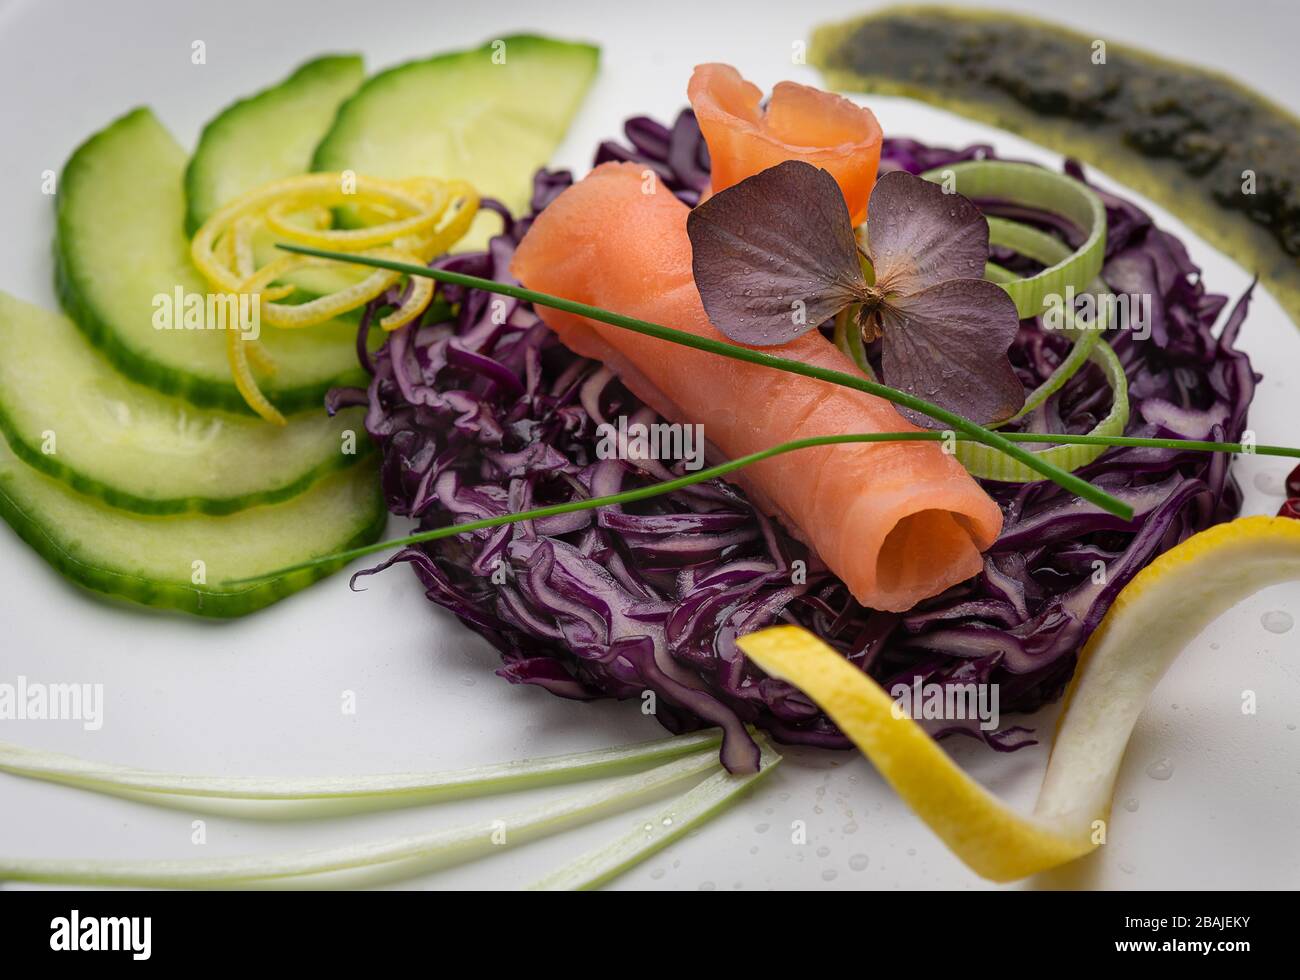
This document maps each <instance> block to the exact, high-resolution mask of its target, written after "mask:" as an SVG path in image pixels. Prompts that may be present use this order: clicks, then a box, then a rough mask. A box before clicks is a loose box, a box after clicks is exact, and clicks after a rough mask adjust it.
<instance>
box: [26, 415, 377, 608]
mask: <svg viewBox="0 0 1300 980" xmlns="http://www.w3.org/2000/svg"><path fill="white" fill-rule="evenodd" d="M0 517H3V518H4V519H5V520H6V521H7V522H8V523H9V525H10V526H11V527H12V528H13V529H14V530H15V531H16V532H17V533H18V536H19V537H21V538H22V539H23V540H24V541H26V542H27V543H28V544H29V545H31V546H32V547H33V548H34V549H35V550H36V551H37V552H39V553H40V555H41V556H42V557H43V558H45V560H46V561H48V562H49V563H50V564H51V565H53V566H54V567H55V569H57V570H58V571H59V572H60V573H61V574H62V575H64V576H65V577H67V578H69V579H71V580H72V581H73V582H76V583H77V584H78V585H82V586H84V587H85V588H88V589H91V590H93V591H95V592H103V593H106V594H108V595H110V596H114V597H117V598H121V599H128V600H130V601H132V602H138V603H142V604H144V605H147V606H159V607H163V608H167V609H178V610H181V611H183V612H188V613H194V614H195V615H199V616H216V617H228V616H242V615H244V614H245V613H250V612H253V611H254V610H256V609H261V608H262V607H263V606H266V605H269V604H270V603H272V602H275V601H276V600H277V599H282V598H283V597H285V596H287V595H289V594H290V593H293V592H297V591H298V590H299V589H302V588H304V587H306V586H308V585H310V584H311V583H312V582H314V581H316V580H317V579H319V578H321V577H322V576H324V575H326V574H328V573H329V572H331V571H335V570H337V568H338V567H339V566H338V565H334V564H330V565H324V566H318V567H314V568H309V569H303V570H300V571H297V572H292V573H290V574H289V575H286V576H284V577H282V578H278V579H273V580H271V581H268V582H262V583H257V584H254V585H244V586H231V587H226V586H223V585H222V583H223V582H226V581H228V580H231V579H239V578H245V577H248V576H253V575H258V574H261V573H264V572H269V571H273V570H275V569H277V568H281V567H283V566H285V565H291V564H294V563H296V562H302V561H309V560H311V559H312V558H316V557H320V556H322V555H328V554H332V553H334V552H336V551H340V550H342V549H345V548H352V547H356V546H358V545H361V544H368V543H369V542H371V541H374V540H375V539H376V538H378V537H379V535H380V533H381V532H382V531H383V528H384V525H385V523H386V521H387V514H386V512H385V510H384V501H383V496H382V494H381V493H380V490H379V479H378V475H377V473H376V471H375V465H374V464H373V463H372V462H367V463H365V464H363V465H360V466H354V467H352V468H350V469H347V470H344V471H343V472H341V473H335V474H334V475H332V476H330V477H327V478H326V479H324V480H322V481H321V482H320V483H318V484H317V485H316V486H314V487H312V488H311V489H310V490H308V491H307V492H306V493H304V494H302V495H301V496H298V497H295V498H294V499H293V500H288V501H285V502H284V503H280V504H273V505H271V506H269V507H254V508H252V509H250V510H245V511H240V512H239V513H238V514H232V515H230V516H229V517H210V516H208V515H206V514H195V515H184V516H181V517H144V516H141V515H138V514H128V513H127V512H125V511H121V510H117V509H116V508H113V507H109V506H107V505H105V504H103V503H100V502H99V501H97V500H93V499H91V498H90V497H83V496H81V495H80V494H78V493H76V492H75V491H73V490H70V489H68V488H67V487H65V486H64V485H63V484H62V483H59V482H58V481H57V480H54V479H52V478H50V477H48V476H45V475H44V474H42V473H39V472H37V471H36V470H34V469H32V468H31V467H30V466H28V465H26V464H25V463H23V462H22V461H21V460H20V459H18V457H17V456H15V455H14V454H13V452H12V450H10V448H9V447H8V445H7V444H6V443H5V442H4V440H0ZM196 562H202V566H199V565H196V564H195V563H196ZM200 570H201V571H202V573H203V576H204V577H205V579H206V584H195V583H194V579H195V577H197V575H198V572H199V571H200Z"/></svg>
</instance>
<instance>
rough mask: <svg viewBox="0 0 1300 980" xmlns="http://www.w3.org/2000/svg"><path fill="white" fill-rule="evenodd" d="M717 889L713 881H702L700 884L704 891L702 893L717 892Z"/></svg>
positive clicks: (701, 889)
mask: <svg viewBox="0 0 1300 980" xmlns="http://www.w3.org/2000/svg"><path fill="white" fill-rule="evenodd" d="M717 887H718V886H717V885H715V884H714V883H713V882H711V881H701V882H700V891H702V892H711V891H713V890H715V889H716V888H717Z"/></svg>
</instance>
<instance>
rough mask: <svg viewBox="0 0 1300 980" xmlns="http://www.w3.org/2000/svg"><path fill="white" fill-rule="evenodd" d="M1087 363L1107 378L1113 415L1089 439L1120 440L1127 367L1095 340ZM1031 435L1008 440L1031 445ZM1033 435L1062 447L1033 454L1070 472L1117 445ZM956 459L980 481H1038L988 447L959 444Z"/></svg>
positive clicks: (1124, 421) (1125, 415) (1125, 413)
mask: <svg viewBox="0 0 1300 980" xmlns="http://www.w3.org/2000/svg"><path fill="white" fill-rule="evenodd" d="M1094 336H1096V335H1094ZM1078 346H1079V344H1077V343H1076V344H1075V347H1076V348H1077V347H1078ZM1088 359H1089V360H1090V361H1092V362H1093V363H1094V364H1096V365H1097V366H1098V367H1099V368H1101V372H1102V375H1103V376H1104V377H1105V379H1106V383H1107V384H1108V385H1110V390H1111V405H1110V411H1109V412H1107V413H1106V417H1105V418H1103V419H1102V420H1101V421H1100V422H1098V423H1097V424H1096V425H1095V426H1093V427H1092V429H1091V430H1090V431H1089V432H1088V436H1091V437H1095V438H1108V437H1115V436H1119V435H1121V434H1122V433H1123V432H1124V429H1125V427H1126V426H1127V425H1128V417H1129V401H1128V378H1127V377H1126V376H1125V374H1124V365H1123V364H1121V363H1120V360H1119V357H1118V356H1116V354H1115V351H1114V350H1113V349H1112V348H1111V346H1110V344H1108V343H1106V341H1104V340H1101V339H1099V338H1098V339H1094V341H1093V347H1092V349H1091V350H1090V351H1089V352H1088ZM1029 434H1030V433H1007V435H1008V436H1011V437H1013V438H1016V441H1018V442H1028V441H1029V440H1027V439H1024V438H1022V437H1023V436H1025V435H1029ZM1032 434H1033V435H1036V436H1042V437H1043V438H1042V439H1041V440H1040V441H1043V442H1054V443H1059V445H1054V446H1052V448H1051V449H1043V450H1039V451H1037V452H1036V453H1034V455H1035V456H1038V457H1039V458H1041V459H1047V460H1051V461H1052V462H1053V463H1054V464H1056V465H1057V466H1062V467H1065V468H1066V469H1070V470H1077V469H1078V468H1079V467H1081V466H1087V465H1088V464H1089V463H1091V462H1093V461H1094V460H1095V459H1097V457H1099V456H1100V455H1101V454H1102V453H1104V452H1105V451H1106V450H1107V448H1109V445H1114V444H1115V443H1113V442H1112V443H1106V442H1076V441H1073V439H1074V437H1071V436H1067V435H1064V434H1057V433H1051V432H1046V433H1043V432H1036V433H1032ZM957 458H958V459H959V460H961V464H962V465H963V466H965V467H966V469H967V470H968V471H969V472H970V474H971V476H975V477H979V478H980V479H981V480H1001V481H1003V482H1006V483H1027V482H1029V481H1031V480H1034V479H1035V476H1034V472H1033V470H1031V469H1029V467H1027V466H1024V465H1023V464H1021V463H1020V462H1019V461H1017V460H1014V459H1011V458H1010V457H1009V456H1007V455H1006V454H1005V453H1000V452H998V451H997V450H996V449H990V448H989V447H988V446H982V445H977V444H974V443H970V442H959V443H958V445H957Z"/></svg>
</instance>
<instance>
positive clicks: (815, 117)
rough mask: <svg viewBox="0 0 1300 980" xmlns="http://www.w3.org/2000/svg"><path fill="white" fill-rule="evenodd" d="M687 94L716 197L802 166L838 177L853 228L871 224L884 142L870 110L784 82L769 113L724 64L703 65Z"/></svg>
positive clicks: (754, 88)
mask: <svg viewBox="0 0 1300 980" xmlns="http://www.w3.org/2000/svg"><path fill="white" fill-rule="evenodd" d="M686 94H687V96H688V97H689V98H690V100H691V108H692V109H694V110H695V118H696V120H697V121H698V122H699V124H700V131H701V132H702V133H703V134H704V140H705V142H706V143H708V145H709V157H710V159H711V160H712V163H713V168H712V181H711V185H710V190H711V191H712V192H713V193H714V194H716V193H718V191H721V190H725V189H726V188H728V187H730V186H731V185H732V184H738V183H740V182H741V181H742V180H744V179H745V178H746V177H752V176H753V175H754V174H756V173H758V172H759V171H761V170H766V169H767V168H768V167H775V166H776V165H777V164H778V163H783V162H785V161H786V160H803V161H805V162H807V163H811V164H812V165H813V166H816V167H821V168H822V169H823V170H825V171H827V172H828V173H829V174H830V175H831V176H832V177H834V178H835V180H836V182H837V183H838V184H839V185H840V190H841V191H843V192H844V200H845V202H846V203H847V204H848V206H849V216H850V217H851V218H852V219H853V224H854V225H858V224H861V223H862V222H863V220H865V219H866V217H867V198H868V197H869V196H870V195H871V188H872V186H873V185H874V184H875V181H876V168H877V167H878V166H879V165H880V144H881V140H882V138H883V134H882V133H881V131H880V124H879V123H878V122H876V117H875V116H874V115H873V114H872V112H871V110H870V109H867V108H865V107H864V106H860V105H856V104H855V103H853V102H850V101H849V100H848V99H846V98H843V97H841V96H838V95H835V94H834V93H832V92H823V91H821V90H820V89H815V88H811V87H809V86H807V85H798V84H796V83H795V82H779V83H777V85H776V87H775V88H773V89H772V97H771V99H769V100H768V104H767V109H766V111H764V110H763V109H762V108H760V106H759V101H760V100H761V99H762V97H763V93H762V92H761V91H759V89H758V87H757V86H756V85H752V84H751V83H749V82H747V81H745V80H744V79H743V78H741V76H740V72H738V71H736V69H734V68H732V67H731V66H730V65H719V64H709V65H699V66H697V67H696V69H695V72H694V74H692V75H691V80H690V83H689V84H688V85H687V87H686Z"/></svg>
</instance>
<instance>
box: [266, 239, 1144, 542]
mask: <svg viewBox="0 0 1300 980" xmlns="http://www.w3.org/2000/svg"><path fill="white" fill-rule="evenodd" d="M277 247H278V248H281V249H283V250H284V251H287V252H294V253H297V254H300V255H312V256H316V257H317V258H325V259H334V260H336V261H338V262H347V263H352V264H355V265H366V266H371V267H373V268H376V269H388V270H390V271H393V272H402V273H405V274H406V275H410V276H421V277H423V278H426V279H433V280H435V281H437V282H443V283H451V284H453V285H457V286H464V287H466V288H469V289H481V290H483V291H485V292H490V293H497V294H499V295H502V296H510V297H512V298H514V299H520V300H523V301H525V302H528V303H533V304H535V305H537V306H547V307H550V308H552V309H556V310H560V311H562V312H564V313H571V314H573V315H575V316H582V317H587V318H588V319H591V320H596V321H598V322H600V323H607V324H609V325H610V326H613V327H619V328H620V329H624V330H631V331H632V332H634V333H639V334H643V335H645V336H647V337H654V338H655V339H657V340H664V341H667V342H669V343H675V344H679V345H681V346H683V347H691V348H694V349H695V350H702V351H705V352H707V353H710V354H718V355H719V356H721V357H727V358H730V359H732V360H735V361H747V362H749V363H751V364H758V365H761V366H763V367H770V368H775V369H776V370H779V371H786V372H788V373H790V374H799V375H803V376H804V377H808V378H816V379H817V380H819V381H827V382H830V383H831V384H838V385H840V386H842V387H845V388H853V389H856V390H857V391H864V392H866V393H867V394H869V395H875V396H876V397H877V398H884V399H886V400H887V401H891V402H893V403H894V404H896V405H902V406H904V407H906V408H910V409H912V410H913V411H915V412H920V413H921V414H923V415H928V416H929V417H930V418H932V419H934V420H935V421H937V422H942V423H944V424H945V425H947V426H949V427H951V428H952V429H953V430H955V431H957V432H961V433H963V434H965V435H967V436H969V437H971V438H972V439H974V440H976V441H978V442H983V443H986V444H988V445H990V446H995V447H997V448H998V449H1000V450H1002V452H1004V453H1006V454H1007V455H1008V456H1011V457H1012V458H1013V459H1018V460H1019V461H1020V462H1022V463H1024V464H1025V465H1026V466H1028V467H1029V468H1030V469H1032V470H1034V472H1036V473H1038V474H1039V475H1040V476H1042V477H1045V478H1046V479H1049V480H1051V481H1052V482H1054V483H1056V484H1057V485H1059V486H1060V487H1061V488H1063V489H1065V490H1067V491H1069V492H1070V493H1072V494H1074V495H1075V496H1078V497H1082V498H1083V499H1085V500H1087V501H1089V502H1091V503H1094V504H1096V505H1097V506H1098V507H1100V508H1102V509H1103V510H1105V511H1106V512H1107V513H1110V514H1114V515H1116V516H1117V517H1121V518H1123V519H1124V520H1128V519H1130V518H1131V517H1132V516H1133V509H1132V508H1131V507H1129V506H1128V505H1127V504H1125V503H1124V502H1123V501H1121V500H1119V499H1117V498H1116V497H1114V496H1112V495H1111V494H1109V493H1107V492H1106V491H1105V490H1102V489H1100V488H1099V487H1095V486H1093V485H1092V484H1091V483H1089V482H1088V481H1087V480H1083V479H1080V478H1079V477H1077V476H1075V475H1074V474H1072V473H1068V472H1066V471H1065V470H1062V469H1060V468H1059V467H1057V466H1055V465H1053V464H1052V463H1050V462H1047V461H1045V460H1040V459H1037V458H1036V457H1035V456H1034V454H1033V453H1029V452H1025V451H1024V450H1022V449H1020V448H1019V447H1018V446H1016V445H1015V444H1014V443H1013V442H1011V441H1010V440H1008V439H1007V438H1006V437H1005V436H1003V435H1002V434H1000V433H997V432H993V431H992V430H990V429H986V428H984V427H983V426H982V425H978V424H977V423H975V422H972V421H970V419H967V418H964V417H962V416H961V415H958V414H957V413H955V412H950V411H948V410H947V409H945V408H940V407H939V406H938V405H934V404H932V403H930V402H928V401H925V400H924V399H922V398H917V397H916V396H915V395H909V394H908V393H907V392H905V391H899V390H898V389H897V388H890V387H889V386H887V385H883V384H880V383H878V382H875V381H871V380H869V379H867V378H861V377H856V376H854V375H852V374H848V373H846V372H844V371H831V370H827V369H826V368H820V367H817V366H815V365H811V364H804V363H803V362H802V361H795V360H791V359H789V358H784V357H776V356H775V355H772V354H766V353H764V352H762V351H759V350H755V349H753V348H750V347H743V346H741V345H739V344H731V343H727V342H725V341H720V340H714V339H713V338H711V337H699V336H696V335H695V334H693V333H688V332H687V331H684V330H676V329H674V328H672V327H665V326H663V325H661V324H657V323H650V322H648V321H646V320H639V319H637V318H636V317H630V316H624V315H623V314H620V313H611V312H610V311H609V310H604V309H601V308H600V307H598V306H589V305H588V304H586V303H578V302H575V301H573V300H568V299H563V298H561V297H559V296H551V295H550V294H548V293H539V292H537V291H536V290H533V289H526V288H524V287H523V286H512V285H509V284H507V283H501V282H495V281H494V280H491V279H483V278H481V277H479V276H469V275H465V274H464V273H460V272H451V271H450V270H447V269H430V268H428V267H426V266H422V265H414V264H411V263H409V262H394V261H392V260H390V259H383V258H377V257H375V256H371V255H355V254H350V253H347V252H332V251H328V250H325V249H318V248H307V247H305V246H300V245H290V244H286V243H280V244H279V245H278V246H277Z"/></svg>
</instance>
